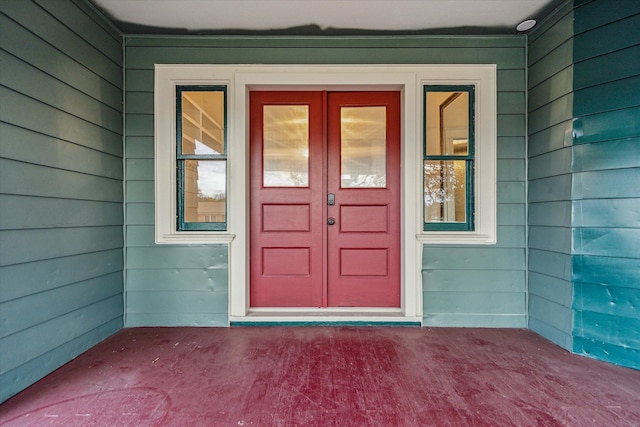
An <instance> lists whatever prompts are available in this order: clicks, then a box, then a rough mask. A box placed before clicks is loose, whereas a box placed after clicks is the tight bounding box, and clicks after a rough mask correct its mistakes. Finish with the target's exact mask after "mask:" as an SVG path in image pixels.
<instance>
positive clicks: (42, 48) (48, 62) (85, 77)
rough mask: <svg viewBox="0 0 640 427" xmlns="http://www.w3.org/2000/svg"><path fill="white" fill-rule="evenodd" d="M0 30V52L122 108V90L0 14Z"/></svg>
mask: <svg viewBox="0 0 640 427" xmlns="http://www.w3.org/2000/svg"><path fill="white" fill-rule="evenodd" d="M0 28H2V29H3V32H2V37H0V48H2V49H4V50H5V51H7V52H9V53H10V54H12V55H14V56H15V57H16V58H20V59H21V60H23V61H25V62H26V63H29V64H31V65H33V66H34V67H36V68H38V69H39V70H42V71H43V72H45V73H47V74H48V75H50V76H52V77H55V78H56V79H58V80H60V81H61V82H64V83H66V84H68V85H70V86H73V87H75V88H77V89H78V90H80V91H82V92H83V93H86V94H87V95H89V96H91V97H93V98H95V99H99V100H101V101H102V102H104V103H105V104H107V105H109V106H111V107H112V108H116V109H119V108H121V106H122V86H120V85H115V84H113V83H111V82H109V81H107V80H105V79H104V78H102V77H101V76H99V75H98V74H96V73H94V72H92V71H91V70H89V69H87V68H86V67H84V66H83V65H82V64H79V63H78V62H76V61H74V60H73V58H70V57H69V56H67V55H65V54H64V53H62V52H60V51H59V50H57V49H56V48H55V47H54V46H52V45H50V44H48V43H47V42H45V41H44V40H42V39H40V38H38V37H36V36H35V35H33V34H32V33H30V32H29V31H28V30H27V29H25V28H23V27H22V26H20V25H18V24H17V23H16V22H14V21H12V20H10V19H8V18H7V17H6V16H4V15H2V14H0Z"/></svg>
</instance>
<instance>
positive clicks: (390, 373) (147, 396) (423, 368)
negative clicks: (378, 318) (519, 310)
mask: <svg viewBox="0 0 640 427" xmlns="http://www.w3.org/2000/svg"><path fill="white" fill-rule="evenodd" d="M0 425H3V426H45V425H46V426H50V425H51V426H62V425H64V426H89V425H92V426H93V425H98V426H111V425H114V426H116V425H117V426H165V425H166V426H295V425H304V426H315V425H317V426H333V425H336V426H417V425H419V426H466V425H469V426H515V425H518V426H586V425H596V426H632V425H634V426H638V425H640V371H635V370H632V369H626V368H622V367H619V366H614V365H610V364H607V363H604V362H600V361H596V360H592V359H589V358H585V357H581V356H577V355H572V354H570V353H568V352H566V351H565V350H563V349H561V348H560V347H558V346H556V345H554V344H552V343H550V342H549V341H547V340H545V339H544V338H541V337H540V336H538V335H536V334H535V333H533V332H531V331H527V330H521V329H461V328H437V329H432V328H411V327H288V328H287V327H238V328H134V329H124V330H122V331H120V332H118V333H117V334H116V335H114V336H112V337H110V338H109V339H107V340H106V341H104V342H102V343H100V344H99V345H97V346H96V347H94V348H92V349H91V350H89V351H88V352H86V353H84V354H82V355H81V356H80V357H78V358H76V359H75V360H73V361H71V362H70V363H68V364H67V365H65V366H63V367H62V368H60V369H58V370H57V371H55V372H54V373H52V374H51V375H49V376H47V377H46V378H44V379H43V380H41V381H39V382H38V383H36V384H35V385H33V386H31V387H30V388H28V389H26V390H25V391H23V392H22V393H20V394H18V395H17V396H14V397H13V398H12V399H10V400H8V401H7V402H5V403H4V404H2V405H1V406H0Z"/></svg>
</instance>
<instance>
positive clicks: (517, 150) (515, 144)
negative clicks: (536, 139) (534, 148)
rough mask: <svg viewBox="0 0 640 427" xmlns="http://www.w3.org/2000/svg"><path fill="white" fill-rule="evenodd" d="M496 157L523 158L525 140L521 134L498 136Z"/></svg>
mask: <svg viewBox="0 0 640 427" xmlns="http://www.w3.org/2000/svg"><path fill="white" fill-rule="evenodd" d="M497 142H498V154H497V155H498V159H524V158H525V157H526V156H525V151H526V146H527V144H526V141H525V138H524V137H522V136H499V137H498V141H497Z"/></svg>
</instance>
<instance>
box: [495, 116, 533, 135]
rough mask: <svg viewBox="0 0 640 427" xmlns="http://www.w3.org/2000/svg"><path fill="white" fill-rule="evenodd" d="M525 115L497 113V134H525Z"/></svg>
mask: <svg viewBox="0 0 640 427" xmlns="http://www.w3.org/2000/svg"><path fill="white" fill-rule="evenodd" d="M525 134H526V129H525V115H524V114H499V115H498V135H499V136H525Z"/></svg>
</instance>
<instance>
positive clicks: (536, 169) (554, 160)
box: [529, 148, 572, 180]
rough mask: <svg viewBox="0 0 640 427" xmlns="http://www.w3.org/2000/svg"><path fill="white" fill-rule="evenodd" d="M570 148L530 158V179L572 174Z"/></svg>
mask: <svg viewBox="0 0 640 427" xmlns="http://www.w3.org/2000/svg"><path fill="white" fill-rule="evenodd" d="M571 155H572V150H571V149H570V148H562V149H559V150H554V151H551V152H547V153H544V154H540V155H538V156H535V157H530V158H529V179H530V180H534V179H541V178H548V177H552V176H559V175H565V174H568V173H570V172H571Z"/></svg>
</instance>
